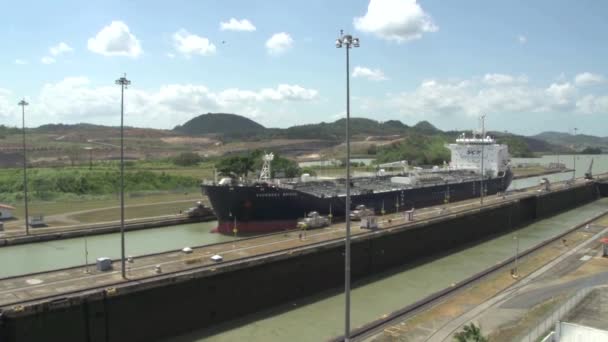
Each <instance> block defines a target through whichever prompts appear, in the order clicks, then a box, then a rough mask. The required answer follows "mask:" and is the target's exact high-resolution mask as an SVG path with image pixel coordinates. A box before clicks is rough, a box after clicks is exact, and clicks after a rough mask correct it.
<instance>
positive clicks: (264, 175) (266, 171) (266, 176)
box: [260, 152, 274, 182]
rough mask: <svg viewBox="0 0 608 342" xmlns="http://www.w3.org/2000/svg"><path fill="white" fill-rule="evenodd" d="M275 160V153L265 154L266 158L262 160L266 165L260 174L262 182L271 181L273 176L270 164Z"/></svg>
mask: <svg viewBox="0 0 608 342" xmlns="http://www.w3.org/2000/svg"><path fill="white" fill-rule="evenodd" d="M273 159H274V153H272V152H270V153H266V154H264V157H262V160H263V161H264V164H263V165H262V172H260V182H267V181H269V180H270V178H271V176H272V174H271V172H270V171H271V170H270V164H271V163H272V160H273Z"/></svg>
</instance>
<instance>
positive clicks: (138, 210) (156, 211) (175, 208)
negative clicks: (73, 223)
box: [69, 199, 196, 223]
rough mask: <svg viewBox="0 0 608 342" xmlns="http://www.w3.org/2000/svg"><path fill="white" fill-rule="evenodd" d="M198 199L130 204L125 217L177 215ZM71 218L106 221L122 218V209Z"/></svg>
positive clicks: (84, 220) (72, 217)
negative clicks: (142, 204) (140, 204)
mask: <svg viewBox="0 0 608 342" xmlns="http://www.w3.org/2000/svg"><path fill="white" fill-rule="evenodd" d="M195 200H196V199H192V200H184V202H175V203H164V204H149V205H144V206H128V207H126V208H125V218H126V219H134V218H143V217H154V216H163V215H173V214H175V215H177V214H179V213H180V211H185V210H186V209H188V208H190V207H192V206H193V204H194V202H195ZM69 218H71V219H74V220H77V221H79V222H82V223H95V222H104V221H117V220H120V210H119V209H118V208H110V209H101V210H96V211H92V212H88V213H82V214H77V215H71V216H69Z"/></svg>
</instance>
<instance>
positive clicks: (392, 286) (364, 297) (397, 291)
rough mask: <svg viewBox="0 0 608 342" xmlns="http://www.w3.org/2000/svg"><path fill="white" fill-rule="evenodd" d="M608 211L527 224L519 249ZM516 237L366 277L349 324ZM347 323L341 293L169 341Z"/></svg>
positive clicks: (301, 333) (299, 335)
mask: <svg viewBox="0 0 608 342" xmlns="http://www.w3.org/2000/svg"><path fill="white" fill-rule="evenodd" d="M607 209H608V198H607V199H601V200H599V201H596V202H594V203H591V204H587V205H585V206H582V207H579V208H577V209H574V210H570V211H568V212H565V213H562V214H560V215H557V216H554V217H552V218H549V219H546V220H542V221H539V222H536V223H534V224H531V225H529V226H526V227H524V228H522V229H520V230H518V231H517V235H518V237H519V242H520V249H521V250H525V249H527V248H529V247H532V246H533V245H536V244H538V243H539V242H541V241H544V240H546V239H548V238H550V237H553V236H556V235H558V234H560V233H562V232H564V231H566V230H568V229H569V228H571V227H572V226H574V225H576V224H579V223H581V222H584V221H585V220H587V219H588V218H591V217H593V216H595V215H597V214H599V213H601V212H603V211H605V210H607ZM513 237H514V233H511V234H506V235H503V236H500V237H497V238H495V239H492V240H489V241H486V242H483V243H481V244H478V245H475V246H473V247H470V248H467V249H464V250H461V251H458V252H456V253H454V254H451V255H449V256H445V257H442V258H439V259H435V260H432V261H429V262H427V263H424V264H421V265H418V266H416V267H413V268H410V269H406V270H403V271H400V272H398V273H395V274H392V275H389V276H386V277H384V278H379V279H368V281H370V280H374V281H373V282H366V283H365V284H364V285H362V286H357V287H355V288H354V289H353V291H352V299H351V301H352V323H351V326H353V327H358V326H361V325H363V324H365V323H367V322H370V321H372V320H375V319H377V318H379V317H381V316H382V315H383V314H387V313H390V312H392V311H395V310H398V309H400V308H402V307H404V306H406V305H408V304H411V303H413V302H415V301H417V300H419V299H421V298H423V297H425V296H428V295H430V294H432V293H434V292H437V291H439V290H441V289H444V288H446V287H448V286H450V284H452V283H456V282H458V281H460V280H463V279H465V278H467V277H469V276H471V275H473V274H475V273H477V272H480V271H482V270H484V269H486V268H488V267H490V266H492V265H494V264H496V263H498V262H500V261H502V260H505V259H507V258H509V257H511V256H513V255H514V253H515V247H516V246H515V242H514V241H515V240H514V239H513ZM253 285H255V284H253ZM343 324H344V296H343V295H342V294H337V295H331V296H329V297H325V298H312V299H309V300H308V301H307V303H304V302H294V303H291V304H290V305H288V306H287V307H284V308H283V310H278V312H273V311H270V312H263V313H259V314H255V315H253V316H251V317H249V319H248V320H247V321H246V322H234V323H227V324H226V325H225V326H223V327H219V329H216V330H215V331H208V330H200V331H195V332H192V333H190V334H187V335H183V336H179V337H175V338H172V339H170V340H169V341H171V342H186V341H188V342H193V341H197V342H200V341H213V342H224V341H225V342H228V341H265V342H266V341H324V340H327V339H329V338H331V337H332V336H337V335H340V334H341V333H342V332H343ZM218 330H221V331H218Z"/></svg>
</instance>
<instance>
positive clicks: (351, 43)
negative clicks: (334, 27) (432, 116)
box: [336, 30, 359, 341]
mask: <svg viewBox="0 0 608 342" xmlns="http://www.w3.org/2000/svg"><path fill="white" fill-rule="evenodd" d="M343 46H344V47H345V50H346V208H345V211H344V214H345V219H346V239H345V246H344V295H345V305H344V313H345V317H344V341H350V54H349V50H350V49H351V48H353V47H359V38H353V37H352V36H351V35H349V34H346V35H345V34H344V31H342V30H340V38H338V39H336V47H337V48H341V47H343Z"/></svg>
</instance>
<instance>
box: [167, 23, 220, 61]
mask: <svg viewBox="0 0 608 342" xmlns="http://www.w3.org/2000/svg"><path fill="white" fill-rule="evenodd" d="M173 44H174V46H175V49H176V50H177V51H179V52H180V53H182V54H183V55H185V56H187V57H189V56H191V55H201V56H209V55H213V54H215V51H216V48H215V45H214V44H213V43H211V42H210V41H209V39H207V38H205V37H201V36H197V35H196V34H192V33H190V32H188V31H186V30H185V29H180V30H179V31H177V32H175V33H174V34H173Z"/></svg>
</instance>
